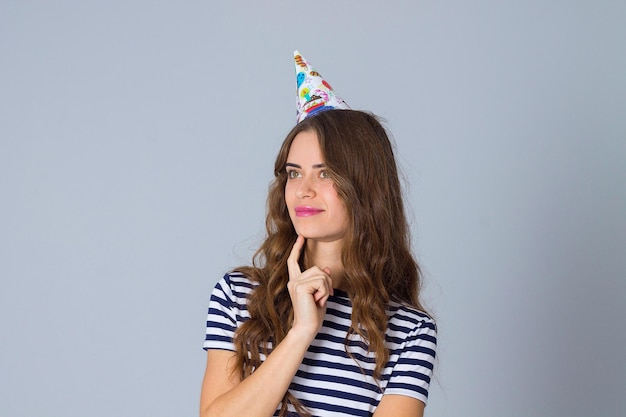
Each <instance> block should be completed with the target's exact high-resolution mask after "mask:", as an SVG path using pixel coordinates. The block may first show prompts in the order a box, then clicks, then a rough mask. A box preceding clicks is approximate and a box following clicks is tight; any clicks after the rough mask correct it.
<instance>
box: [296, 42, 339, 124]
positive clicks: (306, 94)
mask: <svg viewBox="0 0 626 417" xmlns="http://www.w3.org/2000/svg"><path fill="white" fill-rule="evenodd" d="M293 55H294V60H295V65H296V83H297V88H298V90H297V94H298V97H297V103H296V110H297V112H296V113H297V116H296V120H297V122H298V123H299V122H301V121H302V120H304V119H305V118H306V117H307V116H310V115H312V114H315V113H318V112H320V111H323V110H330V109H349V108H350V106H348V105H347V104H346V102H345V101H343V99H342V98H341V97H339V96H338V95H337V94H336V93H335V91H334V90H333V89H332V87H331V86H330V84H328V83H327V82H326V81H325V80H324V79H323V78H322V76H321V75H320V73H319V72H317V71H315V69H313V66H312V65H311V64H310V63H309V62H307V60H306V59H304V57H303V56H302V55H300V52H298V51H294V53H293Z"/></svg>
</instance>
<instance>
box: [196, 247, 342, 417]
mask: <svg viewBox="0 0 626 417" xmlns="http://www.w3.org/2000/svg"><path fill="white" fill-rule="evenodd" d="M303 246H304V238H303V237H302V236H299V237H298V239H297V240H296V243H295V244H294V246H293V248H292V251H291V254H290V256H289V259H288V261H287V267H288V269H289V284H288V289H289V295H290V297H291V302H292V304H293V311H294V321H293V324H292V327H291V329H290V330H289V332H288V333H287V335H286V336H285V338H284V339H283V340H282V341H281V342H280V343H279V344H278V345H277V346H275V347H274V349H273V350H272V353H270V354H269V355H268V356H267V358H266V359H265V361H264V362H263V364H261V366H259V368H258V369H256V370H255V371H254V372H253V373H252V374H251V375H250V376H249V377H247V378H245V379H244V380H240V379H239V376H238V372H237V371H235V372H233V365H234V361H235V353H234V352H229V351H223V350H209V351H208V354H207V367H206V372H205V375H204V381H203V383H202V394H201V400H200V416H201V417H208V416H220V417H222V416H223V417H227V416H233V417H241V416H244V415H245V416H268V417H269V416H272V415H273V414H274V412H275V411H276V407H277V406H278V404H279V403H280V401H281V400H282V398H283V397H284V395H285V393H286V392H287V389H288V388H289V384H291V381H292V379H293V377H294V376H295V374H296V372H297V370H298V367H299V366H300V364H301V363H302V360H303V359H304V354H305V353H306V351H307V349H308V348H309V345H310V344H311V342H312V341H313V339H314V338H315V336H316V335H317V332H318V331H319V329H320V327H321V325H322V321H323V319H324V315H325V313H326V300H327V299H328V296H329V295H330V294H331V293H332V280H331V279H330V275H329V273H330V271H329V270H328V269H324V270H322V269H320V268H318V267H313V268H309V269H307V270H306V271H304V272H301V271H300V267H299V265H298V258H299V256H300V251H301V249H302V247H303Z"/></svg>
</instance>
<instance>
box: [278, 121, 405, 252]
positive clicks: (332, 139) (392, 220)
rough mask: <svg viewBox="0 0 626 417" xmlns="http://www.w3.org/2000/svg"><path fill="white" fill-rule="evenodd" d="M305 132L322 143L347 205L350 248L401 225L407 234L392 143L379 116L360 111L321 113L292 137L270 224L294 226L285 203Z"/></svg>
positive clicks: (283, 154)
mask: <svg viewBox="0 0 626 417" xmlns="http://www.w3.org/2000/svg"><path fill="white" fill-rule="evenodd" d="M305 132H306V133H309V134H311V133H313V134H315V136H316V137H317V140H318V143H319V149H320V153H321V157H322V158H323V160H322V161H319V162H320V163H323V164H324V165H325V167H324V169H325V170H326V172H327V174H328V175H329V177H330V179H331V180H332V182H333V183H334V187H335V189H336V192H337V194H338V196H339V198H340V199H341V201H342V202H343V203H344V205H345V208H346V212H347V218H348V231H347V234H348V236H347V237H348V239H347V242H351V243H352V244H358V243H357V242H363V241H364V240H369V239H372V238H373V239H374V240H377V239H379V237H384V236H383V235H386V234H388V231H389V229H390V228H396V227H397V226H398V223H400V226H401V230H404V228H405V226H406V225H405V215H404V211H403V210H404V209H403V204H402V195H401V194H402V193H401V187H400V182H399V179H398V171H397V166H396V161H395V158H394V154H393V149H392V145H391V143H390V140H389V138H388V136H387V133H386V132H385V129H384V128H383V127H382V126H381V124H380V123H379V121H378V120H377V118H376V117H375V116H373V115H371V114H368V113H364V112H360V111H354V110H328V111H324V112H320V113H319V114H316V115H314V116H310V117H308V118H306V119H304V120H303V121H302V122H300V123H299V124H297V125H296V126H295V127H294V128H293V129H292V131H291V132H290V133H289V134H288V135H287V137H286V139H285V141H284V142H283V145H282V147H281V149H280V151H279V153H278V157H277V158H276V163H275V165H274V175H275V176H276V179H275V181H274V183H273V184H272V187H271V189H270V197H269V209H270V210H269V213H268V214H269V217H270V218H269V219H268V220H272V221H275V222H276V224H278V225H282V226H283V227H284V226H285V225H286V224H287V223H290V222H291V221H290V217H289V211H288V209H287V206H286V203H285V186H286V185H287V181H288V177H287V168H288V167H287V163H288V162H290V161H288V156H289V154H290V149H291V146H292V143H293V141H294V139H296V137H298V138H301V137H302V136H303V135H302V133H305ZM292 214H293V213H292ZM274 226H275V225H274ZM396 231H398V230H397V229H396ZM293 233H294V235H295V229H293ZM373 235H375V236H373ZM395 236H401V235H397V234H396V235H395Z"/></svg>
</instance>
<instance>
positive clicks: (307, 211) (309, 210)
mask: <svg viewBox="0 0 626 417" xmlns="http://www.w3.org/2000/svg"><path fill="white" fill-rule="evenodd" d="M294 211H295V212H296V216H297V217H309V216H315V215H316V214H319V213H321V212H323V211H324V210H321V209H317V208H315V207H309V206H298V207H296V208H295V209H294Z"/></svg>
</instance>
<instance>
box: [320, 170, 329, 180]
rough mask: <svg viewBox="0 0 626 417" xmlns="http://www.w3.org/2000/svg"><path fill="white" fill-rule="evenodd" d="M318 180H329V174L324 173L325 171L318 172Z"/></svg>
mask: <svg viewBox="0 0 626 417" xmlns="http://www.w3.org/2000/svg"><path fill="white" fill-rule="evenodd" d="M320 178H321V179H323V180H326V179H329V178H330V174H329V173H328V171H326V170H325V169H323V170H321V171H320Z"/></svg>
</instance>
